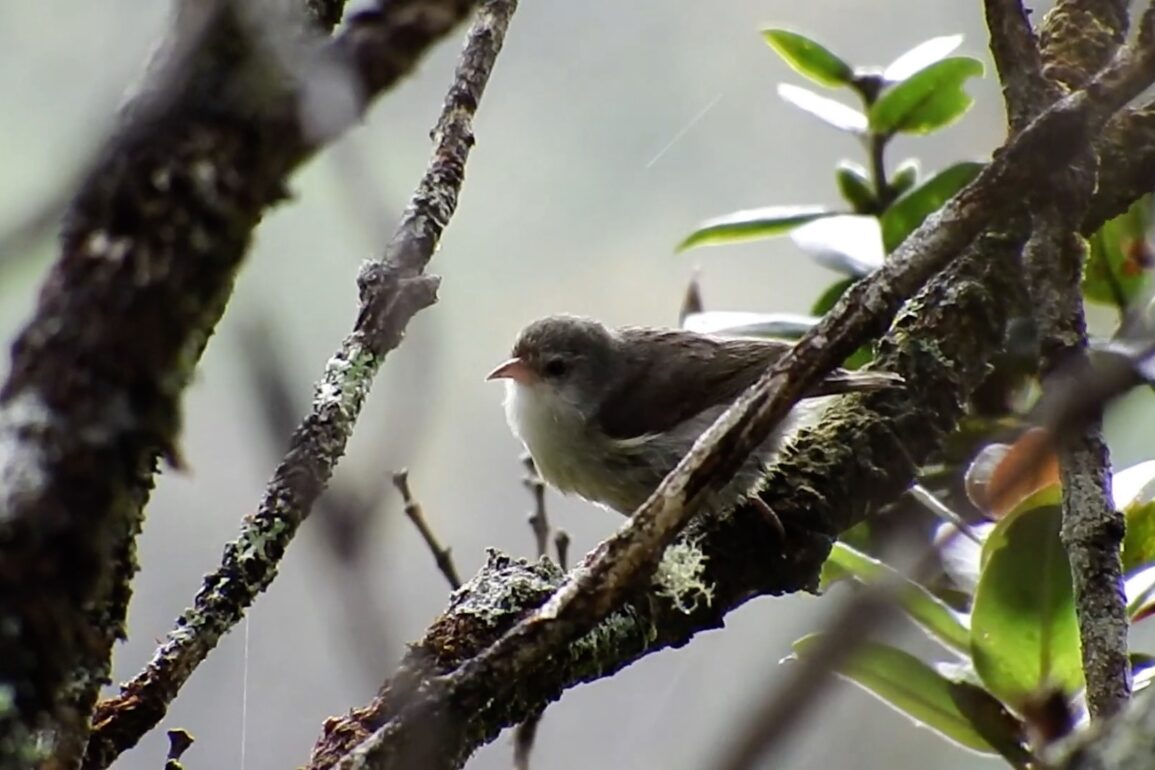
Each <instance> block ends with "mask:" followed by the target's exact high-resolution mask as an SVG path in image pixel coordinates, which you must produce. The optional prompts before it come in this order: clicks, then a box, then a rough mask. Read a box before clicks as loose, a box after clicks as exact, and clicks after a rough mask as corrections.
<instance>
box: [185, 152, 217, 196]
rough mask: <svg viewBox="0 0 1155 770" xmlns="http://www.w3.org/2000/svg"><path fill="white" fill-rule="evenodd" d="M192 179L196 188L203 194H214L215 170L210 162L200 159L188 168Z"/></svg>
mask: <svg viewBox="0 0 1155 770" xmlns="http://www.w3.org/2000/svg"><path fill="white" fill-rule="evenodd" d="M189 171H190V173H191V176H192V179H193V181H194V182H196V184H197V187H199V188H200V189H201V191H202V192H205V193H215V192H216V184H217V169H216V166H214V165H213V164H212V163H211V162H209V161H207V160H204V159H201V160H198V161H196V162H195V163H193V164H192V166H191V167H190V168H189Z"/></svg>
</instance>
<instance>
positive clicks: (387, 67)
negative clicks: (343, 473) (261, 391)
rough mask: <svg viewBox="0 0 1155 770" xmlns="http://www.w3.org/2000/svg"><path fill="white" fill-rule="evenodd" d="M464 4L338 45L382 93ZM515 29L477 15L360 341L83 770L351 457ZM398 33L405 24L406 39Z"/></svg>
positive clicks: (271, 573)
mask: <svg viewBox="0 0 1155 770" xmlns="http://www.w3.org/2000/svg"><path fill="white" fill-rule="evenodd" d="M466 7H467V4H463V5H460V6H453V7H452V8H444V9H438V8H437V7H436V6H433V5H430V4H429V0H426V3H424V4H421V3H414V2H408V3H406V2H399V3H389V4H386V5H385V6H383V7H382V8H380V9H378V10H377V11H373V12H364V13H362V14H360V15H359V16H357V17H355V18H354V19H353V20H352V23H351V26H350V27H349V29H348V30H347V32H346V34H344V35H343V36H342V37H340V38H338V39H337V41H336V44H337V45H338V47H339V49H340V50H342V51H344V52H345V53H346V54H348V55H351V56H353V60H354V61H355V63H356V66H357V68H358V71H359V72H361V73H362V74H363V75H364V79H365V81H366V82H367V83H369V84H374V83H376V82H377V78H383V77H385V76H386V75H387V74H388V73H394V75H396V74H399V73H400V67H401V65H402V64H403V63H404V62H406V61H409V60H410V59H411V58H415V56H416V53H417V50H411V49H412V47H413V46H414V45H417V46H418V47H420V46H421V45H423V44H424V42H425V41H426V40H429V39H432V38H431V36H428V35H429V33H433V32H436V33H437V34H440V33H441V32H443V31H444V30H445V29H448V27H449V26H451V25H452V23H453V22H455V21H456V20H457V18H459V16H458V15H457V14H458V11H462V12H463V11H464V10H465V8H466ZM507 22H508V15H499V14H496V13H493V12H492V10H489V11H483V12H481V14H480V15H479V17H478V20H477V22H475V24H474V27H473V29H472V30H471V33H470V38H469V42H468V44H467V47H466V49H465V51H464V52H463V54H462V59H461V61H460V63H459V65H458V68H457V72H456V75H455V79H454V83H453V86H452V88H451V89H450V91H449V94H448V95H447V97H446V100H445V105H444V108H443V111H442V113H441V116H440V118H439V120H438V123H437V125H436V127H435V128H434V131H433V138H434V152H433V157H432V160H431V162H430V165H429V167H428V169H427V170H426V173H425V175H424V177H423V178H422V180H421V182H420V183H419V185H418V187H417V189H416V190H415V192H414V194H413V197H412V199H411V201H410V204H409V206H408V207H407V208H406V211H405V213H404V215H403V217H402V221H401V223H400V224H399V225H398V228H397V232H396V234H395V235H394V237H393V240H392V241H391V242H390V243H389V245H388V246H387V247H386V249H385V254H384V256H383V258H381V259H379V260H375V261H372V262H367V263H366V264H365V265H364V266H363V267H362V269H361V272H360V275H359V276H358V286H359V288H360V295H361V307H360V311H359V313H358V316H357V322H356V324H355V326H354V329H353V332H352V333H351V334H350V335H349V336H348V337H347V338H346V339H345V340H344V342H343V343H342V345H341V349H340V350H339V351H338V352H337V353H336V354H335V355H334V356H333V358H331V359H330V360H329V362H328V364H327V366H326V367H325V372H324V374H323V376H322V378H321V380H320V382H319V383H318V385H317V388H316V393H315V396H314V400H313V403H312V406H311V412H310V414H309V415H308V416H307V417H306V418H305V420H304V422H302V424H301V425H300V426H299V427H298V428H297V430H296V432H295V433H294V434H293V437H292V440H291V442H290V448H289V450H288V453H287V454H286V456H285V458H284V460H282V462H281V464H280V465H279V466H278V467H277V470H276V471H275V473H274V475H273V478H272V480H271V481H270V483H269V486H268V488H267V490H266V493H265V496H264V499H263V500H262V501H261V503H260V505H259V507H258V509H257V512H256V513H255V514H254V515H252V516H250V517H247V518H246V519H245V520H244V524H243V527H242V531H241V533H240V535H239V536H238V538H237V539H236V540H234V541H233V542H231V543H229V544H228V545H226V547H225V552H224V556H223V559H222V564H221V566H220V567H219V568H218V570H217V571H216V572H214V573H213V574H211V575H209V576H208V577H206V579H205V582H204V585H203V587H202V588H201V590H200V592H199V593H198V594H197V596H196V598H195V599H194V603H193V606H192V607H190V608H189V609H188V610H186V611H185V613H184V614H183V615H182V616H181V617H180V618H179V619H178V621H177V624H176V627H175V629H174V630H173V631H172V632H170V634H169V636H168V637H167V639H166V641H165V642H164V644H162V645H161V647H160V648H159V649H158V650H157V651H156V653H155V654H154V656H153V658H152V660H151V661H150V662H149V664H148V665H147V666H146V667H145V669H144V670H143V671H142V672H141V673H140V674H138V675H137V676H136V677H135V678H134V679H133V680H131V681H130V682H128V683H127V684H126V685H124V687H122V689H121V693H120V695H119V696H117V697H115V698H112V699H110V700H108V701H105V702H103V703H102V704H101V707H100V708H99V709H98V712H97V715H96V718H95V721H94V734H93V738H92V740H91V741H90V743H89V748H88V754H87V757H86V767H88V768H102V767H106V766H107V765H108V764H109V763H110V762H111V760H112V759H114V758H115V757H116V756H117V755H118V754H119V753H120V752H121V751H123V750H124V749H126V748H128V747H130V746H132V745H133V744H135V742H136V741H137V740H139V738H140V736H141V735H143V733H144V732H145V731H147V730H148V729H151V727H153V726H154V725H155V724H156V723H157V722H158V721H159V720H160V719H161V717H163V716H164V714H165V712H166V710H167V708H168V704H169V702H171V700H172V698H173V697H175V695H176V693H177V692H178V691H179V690H180V687H181V686H182V685H183V684H184V682H185V681H187V679H188V677H189V675H190V674H191V673H192V671H193V670H194V669H195V668H196V666H197V665H198V664H199V663H200V661H201V660H203V659H204V657H205V656H206V655H207V654H208V652H209V651H210V650H211V649H212V648H213V647H214V646H215V645H216V644H217V642H218V640H219V639H220V637H221V635H222V634H224V633H225V632H226V631H228V630H229V629H230V628H231V627H232V626H233V625H234V624H235V623H236V622H237V621H238V620H239V619H240V618H241V617H242V615H243V613H244V610H245V608H246V607H248V605H249V604H251V602H252V601H253V599H254V598H255V597H256V595H257V594H258V593H260V592H261V591H263V590H264V589H265V588H266V587H267V586H268V585H269V583H270V582H271V581H272V580H273V578H274V577H275V576H276V573H277V565H278V563H279V560H280V557H281V555H282V554H283V553H284V551H285V548H286V547H287V546H288V544H289V542H290V541H291V540H292V537H293V535H294V534H295V533H296V531H297V528H298V527H299V525H300V523H301V521H302V520H303V519H304V517H305V516H306V515H307V514H308V512H309V510H310V507H311V506H312V504H313V502H314V501H315V500H316V498H317V496H318V495H319V494H320V492H321V490H322V489H323V488H324V485H325V483H326V482H327V480H328V478H329V476H330V475H331V473H332V470H333V467H334V465H335V464H336V462H337V460H338V459H339V458H340V456H341V454H342V453H343V452H344V448H345V444H346V442H347V440H348V437H349V435H350V433H351V431H352V428H353V424H354V422H355V420H356V418H357V416H358V415H359V413H360V410H361V406H362V404H363V402H364V399H365V396H366V394H367V392H368V388H369V385H370V383H371V381H372V378H373V376H374V375H375V374H376V372H377V370H378V369H379V368H380V366H381V364H382V362H383V360H384V358H385V355H386V354H387V353H388V352H389V351H390V350H391V349H393V348H394V347H396V346H397V345H398V344H399V343H400V341H401V337H402V335H403V333H404V330H405V327H406V325H407V323H408V321H409V319H410V318H411V317H412V316H413V315H414V314H416V313H417V312H418V311H419V310H421V309H422V308H424V307H427V306H428V305H430V304H432V303H433V302H434V301H435V299H436V289H437V283H438V281H437V279H436V278H433V277H430V276H426V275H424V269H425V266H426V264H427V263H428V261H429V259H430V257H431V256H432V254H433V251H434V250H435V248H436V246H437V242H438V240H439V238H440V235H441V232H442V230H443V229H444V227H445V225H446V224H447V223H448V221H449V219H450V217H451V216H452V214H453V212H454V210H455V208H456V205H457V194H458V190H459V189H460V187H461V183H462V178H463V173H464V169H465V161H466V158H467V157H468V154H469V150H470V149H471V147H472V146H473V141H474V139H473V132H472V115H473V113H474V111H475V110H476V108H477V104H478V101H479V99H480V97H481V94H482V91H483V90H484V86H485V83H486V82H487V80H488V77H489V74H490V72H491V71H492V68H493V64H494V61H495V59H496V56H497V53H498V51H499V50H500V48H501V43H502V41H503V39H504V31H505V25H506V23H507ZM398 24H404V25H405V26H404V28H403V31H402V29H400V28H398V27H397V26H396V25H398ZM398 36H401V38H405V40H404V41H403V40H399V37H398ZM405 36H410V37H411V39H409V38H406V37H405ZM401 42H404V43H405V44H404V45H400V46H398V45H395V44H398V43H401ZM290 139H291V137H290ZM278 146H280V145H279V143H278ZM130 328H131V326H130Z"/></svg>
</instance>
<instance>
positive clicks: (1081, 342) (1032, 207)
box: [985, 0, 1151, 717]
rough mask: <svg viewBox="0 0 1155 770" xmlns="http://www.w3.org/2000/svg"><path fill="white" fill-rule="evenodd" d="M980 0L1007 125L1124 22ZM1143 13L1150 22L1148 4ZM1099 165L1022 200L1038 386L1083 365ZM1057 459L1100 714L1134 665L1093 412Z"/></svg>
mask: <svg viewBox="0 0 1155 770" xmlns="http://www.w3.org/2000/svg"><path fill="white" fill-rule="evenodd" d="M985 7H986V12H987V24H988V27H989V28H990V32H991V52H992V54H993V56H994V58H995V62H996V66H997V67H998V70H999V74H1000V77H1001V79H1002V82H1003V89H1004V91H1003V93H1004V96H1005V98H1006V101H1007V115H1008V118H1009V122H1010V129H1011V131H1012V132H1017V131H1020V130H1022V129H1023V128H1024V127H1025V125H1026V124H1027V123H1028V122H1029V121H1030V120H1032V119H1033V118H1035V116H1036V115H1038V114H1039V113H1040V112H1041V111H1042V110H1043V109H1044V108H1045V107H1047V106H1049V105H1050V104H1051V103H1053V102H1054V101H1055V100H1057V99H1058V97H1059V96H1060V94H1061V93H1062V92H1063V91H1064V90H1067V89H1073V88H1078V87H1080V86H1082V85H1083V84H1084V83H1085V82H1086V81H1087V80H1088V79H1089V77H1090V76H1091V75H1092V74H1094V73H1095V72H1096V71H1098V70H1099V69H1100V68H1101V67H1103V66H1104V65H1105V64H1107V62H1109V61H1110V60H1111V58H1112V57H1113V56H1114V55H1115V54H1116V53H1117V49H1118V46H1119V44H1120V43H1121V41H1122V37H1123V35H1124V34H1125V32H1126V27H1127V15H1126V4H1125V3H1124V4H1122V5H1120V3H1118V2H1114V1H1112V2H1084V1H1083V0H1069V1H1068V2H1061V3H1059V4H1058V6H1056V8H1055V9H1053V11H1052V12H1051V13H1050V14H1048V16H1047V20H1046V23H1045V25H1044V28H1043V30H1042V33H1041V35H1040V42H1041V43H1042V46H1043V47H1042V49H1041V50H1040V48H1039V44H1038V43H1036V41H1035V39H1034V34H1033V31H1032V30H1031V27H1030V23H1029V21H1028V19H1027V16H1026V14H1025V12H1024V11H1023V8H1022V4H1021V2H1019V0H986V3H985ZM1143 23H1144V26H1147V25H1149V24H1150V23H1151V11H1148V13H1147V14H1146V15H1145V17H1144V22H1143ZM1097 165H1098V159H1097V157H1096V156H1095V155H1094V153H1093V152H1092V150H1091V147H1090V144H1089V142H1087V141H1085V140H1084V141H1083V144H1082V147H1081V148H1080V149H1079V151H1078V153H1077V154H1076V156H1075V158H1074V159H1073V161H1072V162H1071V163H1070V165H1069V166H1068V167H1067V169H1066V170H1065V172H1064V173H1062V174H1060V175H1059V176H1058V177H1056V179H1055V182H1054V184H1053V185H1050V186H1048V187H1046V188H1045V189H1042V190H1040V191H1039V192H1037V193H1035V194H1034V195H1032V196H1031V197H1030V198H1029V199H1028V201H1027V210H1028V212H1029V215H1030V224H1031V237H1030V239H1029V240H1028V242H1027V244H1026V247H1025V248H1024V254H1023V256H1024V267H1025V278H1026V283H1027V285H1028V288H1029V290H1030V293H1031V297H1032V300H1033V303H1032V304H1033V306H1034V307H1035V309H1036V321H1037V323H1038V326H1039V332H1040V337H1041V341H1042V362H1041V363H1042V366H1041V370H1042V372H1043V375H1044V388H1045V390H1047V391H1048V392H1050V393H1053V392H1054V390H1055V388H1056V387H1062V383H1060V382H1058V381H1057V380H1056V379H1055V377H1054V376H1053V375H1054V374H1055V373H1056V372H1057V371H1059V370H1060V369H1063V368H1065V367H1068V366H1074V367H1075V368H1076V369H1077V370H1081V369H1083V368H1085V367H1086V365H1087V359H1086V347H1087V334H1086V321H1085V319H1084V315H1083V298H1082V291H1081V280H1082V274H1083V261H1084V259H1085V249H1086V246H1085V243H1084V242H1083V240H1082V239H1081V238H1080V237H1079V235H1078V234H1077V232H1076V228H1077V224H1076V223H1077V222H1080V221H1081V220H1082V219H1083V217H1084V215H1085V214H1086V211H1087V205H1088V200H1089V197H1090V194H1091V191H1092V190H1093V189H1094V187H1095V180H1096V175H1097V171H1098V168H1097ZM1060 467H1061V475H1062V486H1063V529H1062V538H1063V543H1064V546H1065V547H1066V550H1067V554H1068V558H1069V560H1070V563H1071V571H1072V579H1073V581H1074V588H1075V597H1076V613H1077V615H1078V620H1079V634H1080V640H1081V649H1082V655H1083V668H1084V673H1085V675H1086V681H1087V705H1088V709H1089V711H1090V713H1091V715H1092V716H1095V717H1098V716H1103V715H1106V714H1110V713H1113V712H1114V711H1116V710H1118V709H1119V708H1120V707H1121V706H1122V704H1123V703H1125V702H1126V701H1127V699H1128V698H1129V697H1130V676H1129V669H1128V664H1127V628H1128V619H1127V614H1126V606H1125V599H1124V596H1123V580H1122V568H1121V564H1120V560H1119V550H1120V546H1121V544H1122V537H1123V522H1122V518H1121V514H1119V513H1118V512H1116V511H1115V510H1114V509H1113V506H1112V504H1111V494H1110V477H1109V468H1110V462H1109V458H1108V455H1107V448H1106V445H1105V444H1104V443H1103V439H1102V435H1101V425H1100V420H1099V419H1098V418H1097V417H1095V418H1094V419H1092V420H1091V421H1090V423H1089V424H1088V425H1087V427H1086V429H1085V431H1084V433H1083V434H1082V435H1081V436H1079V437H1077V438H1075V439H1073V440H1068V441H1067V442H1066V443H1065V445H1064V446H1063V447H1062V449H1061V451H1060Z"/></svg>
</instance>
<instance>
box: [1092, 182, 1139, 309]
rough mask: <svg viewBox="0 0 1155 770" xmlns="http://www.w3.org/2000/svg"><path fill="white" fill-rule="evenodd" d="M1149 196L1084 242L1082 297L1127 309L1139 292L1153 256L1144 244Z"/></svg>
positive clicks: (1134, 204)
mask: <svg viewBox="0 0 1155 770" xmlns="http://www.w3.org/2000/svg"><path fill="white" fill-rule="evenodd" d="M1151 206H1152V196H1151V195H1150V194H1147V195H1144V196H1143V197H1142V198H1139V199H1138V200H1136V201H1135V202H1134V203H1132V204H1131V206H1130V208H1128V209H1127V210H1126V211H1124V212H1123V213H1122V214H1120V215H1119V216H1117V217H1115V218H1114V219H1112V220H1110V221H1108V222H1106V223H1104V224H1103V226H1102V227H1100V228H1099V230H1098V231H1097V232H1096V233H1095V234H1094V235H1092V236H1091V237H1090V238H1089V239H1088V250H1087V265H1086V268H1085V270H1084V272H1083V296H1084V297H1086V298H1087V299H1089V300H1091V301H1092V302H1098V303H1101V304H1105V305H1113V306H1116V307H1127V306H1128V305H1129V304H1130V302H1131V301H1132V300H1133V299H1134V298H1135V296H1136V295H1137V294H1138V293H1139V292H1140V291H1141V290H1142V289H1143V286H1144V285H1145V283H1146V281H1147V277H1148V273H1149V272H1150V268H1151V266H1152V262H1153V261H1155V254H1153V252H1152V248H1151V244H1150V243H1148V240H1147V234H1148V233H1149V232H1150V231H1151V219H1152V217H1151Z"/></svg>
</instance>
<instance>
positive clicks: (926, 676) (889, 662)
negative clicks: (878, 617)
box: [793, 634, 997, 754]
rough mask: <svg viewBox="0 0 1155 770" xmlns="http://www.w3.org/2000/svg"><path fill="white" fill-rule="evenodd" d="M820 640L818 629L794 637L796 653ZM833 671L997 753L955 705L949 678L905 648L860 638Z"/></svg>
mask: <svg viewBox="0 0 1155 770" xmlns="http://www.w3.org/2000/svg"><path fill="white" fill-rule="evenodd" d="M821 643H823V636H822V635H821V634H811V635H809V636H804V637H802V638H801V639H799V640H798V641H796V642H794V645H793V648H794V657H795V658H797V659H798V660H806V658H807V657H808V656H809V655H810V654H811V653H812V652H813V651H814V650H815V648H816V647H817V646H818V645H819V644H821ZM836 673H838V674H839V675H840V676H843V677H845V678H846V679H849V680H850V681H851V682H854V683H855V684H857V685H859V686H860V687H862V688H863V689H865V690H866V691H868V692H870V693H871V694H873V695H875V696H877V697H878V698H879V699H881V700H882V701H883V702H885V703H887V704H889V705H890V706H893V707H894V708H895V709H896V710H898V711H899V712H901V713H903V714H906V715H907V716H908V717H910V718H911V719H913V720H914V721H916V722H918V723H920V724H923V725H926V726H927V727H929V728H930V729H932V730H934V731H936V732H938V733H939V734H940V735H942V736H943V737H945V738H947V739H948V740H951V741H954V742H955V743H958V744H960V745H962V746H965V747H966V748H968V749H971V750H973V751H978V752H981V753H984V754H995V753H997V752H996V751H995V750H994V748H992V746H991V744H990V743H989V742H987V740H986V739H985V738H983V737H982V736H981V735H980V734H979V733H978V731H977V730H975V728H974V727H973V726H972V725H971V723H970V720H969V719H967V717H965V716H964V715H963V713H962V712H961V711H960V710H959V708H958V706H957V705H955V701H954V698H953V696H952V694H951V685H952V682H951V681H950V680H949V679H947V678H946V677H944V676H943V675H942V674H940V673H939V672H937V671H935V670H934V669H933V668H932V667H931V666H929V665H928V664H926V663H924V662H923V661H921V660H919V659H918V658H916V657H915V656H913V655H911V654H910V653H908V652H904V651H902V650H899V649H896V648H894V647H891V646H889V645H885V644H879V643H877V642H859V643H858V645H857V647H856V648H855V651H854V652H853V653H852V654H851V655H850V657H849V658H848V659H846V660H845V661H843V662H842V664H841V665H840V666H838V667H837V669H836Z"/></svg>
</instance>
